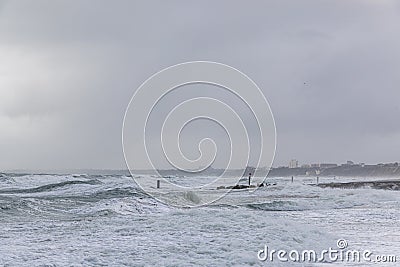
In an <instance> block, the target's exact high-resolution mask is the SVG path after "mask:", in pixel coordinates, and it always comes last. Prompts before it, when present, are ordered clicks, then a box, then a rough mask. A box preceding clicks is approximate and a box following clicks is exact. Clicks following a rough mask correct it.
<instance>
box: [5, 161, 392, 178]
mask: <svg viewBox="0 0 400 267" xmlns="http://www.w3.org/2000/svg"><path fill="white" fill-rule="evenodd" d="M254 171H255V168H254V167H247V168H246V170H245V171H243V170H238V169H236V170H235V169H234V170H226V175H230V176H238V175H245V176H246V175H248V173H249V172H251V173H254ZM259 171H261V173H266V172H267V169H266V168H260V169H259ZM158 172H159V173H160V174H161V175H162V176H196V175H199V174H201V175H204V176H219V175H221V174H222V173H223V172H224V169H214V168H212V167H209V168H207V169H206V170H204V171H203V172H201V173H190V172H185V171H179V170H172V169H171V170H168V169H167V170H158ZM1 173H2V172H1V171H0V174H1ZM4 173H19V174H31V173H35V174H76V175H79V174H92V175H96V174H104V175H127V176H129V175H130V173H129V171H128V170H97V169H70V170H67V169H66V170H23V169H21V170H6V171H4ZM135 173H136V174H138V175H147V174H153V173H154V171H150V170H136V171H135ZM290 176H311V177H314V176H338V177H340V176H344V177H349V176H352V177H400V164H399V163H397V162H396V163H384V164H383V163H381V164H375V165H366V164H342V165H336V164H318V165H317V166H316V164H315V165H313V166H304V165H303V166H301V167H275V168H271V169H270V170H269V173H268V177H290Z"/></svg>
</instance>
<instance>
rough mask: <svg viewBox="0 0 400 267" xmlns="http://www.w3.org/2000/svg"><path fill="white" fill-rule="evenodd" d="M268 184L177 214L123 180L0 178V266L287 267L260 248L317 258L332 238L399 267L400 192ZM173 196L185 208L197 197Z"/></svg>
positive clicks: (283, 181) (306, 181) (308, 181)
mask: <svg viewBox="0 0 400 267" xmlns="http://www.w3.org/2000/svg"><path fill="white" fill-rule="evenodd" d="M171 179H185V178H173V177H172V178H171ZM186 179H202V178H200V177H197V178H186ZM357 179H362V178H353V179H351V180H357ZM332 180H334V178H320V182H329V181H332ZM338 181H340V179H338V178H337V179H335V182H338ZM268 182H270V183H276V185H272V186H269V187H264V188H260V189H259V190H257V191H256V192H253V193H250V192H248V191H246V190H239V191H233V192H231V193H229V194H228V195H227V196H226V197H224V198H222V199H221V200H220V201H219V202H217V203H213V204H210V205H208V206H205V207H200V208H192V209H185V208H176V207H171V206H168V205H165V204H162V203H159V202H158V201H156V200H154V199H153V198H151V197H149V196H148V195H147V194H146V193H144V192H143V191H142V190H141V189H140V188H139V187H138V186H137V185H136V184H135V182H134V181H133V179H132V178H130V177H126V176H120V175H103V176H101V175H43V174H42V175H40V174H25V175H21V174H0V265H2V266H3V265H4V266H271V265H277V266H292V265H294V264H295V263H293V262H290V261H289V262H281V261H279V260H277V259H274V260H273V261H272V262H271V261H269V260H267V261H264V262H263V261H260V260H259V259H258V258H257V253H258V251H259V250H261V249H264V248H265V245H267V246H268V248H269V249H275V250H279V249H283V250H287V251H290V250H298V251H302V250H306V249H307V250H315V251H317V252H319V251H322V250H324V249H328V248H329V247H332V248H337V246H336V241H337V240H338V239H345V240H346V241H347V243H348V249H359V250H365V249H368V250H371V251H372V252H373V255H397V261H398V262H400V205H399V204H400V191H391V190H376V189H371V188H367V187H366V188H361V189H333V188H319V187H316V186H315V185H313V184H315V181H314V179H313V178H296V179H295V181H294V182H293V183H292V182H291V181H290V179H287V178H274V179H268ZM189 184H190V183H189ZM203 193H204V192H203ZM172 197H176V199H177V201H180V202H183V203H184V202H185V201H187V202H191V201H196V199H197V198H199V197H201V194H198V193H197V192H195V191H193V192H188V194H182V195H176V196H173V195H172ZM398 262H397V263H380V264H379V266H397V265H396V264H398ZM373 264H374V263H372V262H370V263H368V262H364V261H361V262H360V263H352V262H326V263H321V262H319V263H309V262H300V263H297V264H295V266H343V265H347V266H353V265H356V266H365V265H371V266H372V265H373Z"/></svg>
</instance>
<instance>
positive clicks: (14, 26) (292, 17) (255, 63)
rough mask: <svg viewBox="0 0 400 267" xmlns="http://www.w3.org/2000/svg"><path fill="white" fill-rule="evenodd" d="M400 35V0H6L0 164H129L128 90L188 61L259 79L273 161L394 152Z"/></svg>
mask: <svg viewBox="0 0 400 267" xmlns="http://www.w3.org/2000/svg"><path fill="white" fill-rule="evenodd" d="M399 47H400V2H399V1H372V0H371V1H368V0H362V1H320V0H315V1H282V0H279V1H278V0H277V1H251V2H249V1H141V2H139V1H40V0H39V1H0V170H1V169H63V168H99V169H107V168H113V169H115V168H118V169H120V168H124V167H125V163H124V159H123V154H122V147H121V126H122V121H123V115H124V112H125V109H126V107H127V104H128V102H129V100H130V98H131V96H132V95H133V93H134V91H135V90H136V88H138V86H140V84H141V83H142V82H144V81H145V80H146V79H147V78H148V77H149V76H150V75H152V74H154V73H155V72H157V71H159V70H161V69H162V68H165V67H168V66H170V65H174V64H177V63H181V62H185V61H193V60H210V61H216V62H221V63H225V64H228V65H231V66H233V67H235V68H237V69H239V70H241V71H243V72H244V73H246V74H247V75H249V76H250V77H251V78H252V79H253V80H254V81H255V82H256V83H257V84H258V86H259V87H260V88H261V89H262V91H263V92H264V94H265V96H266V97H267V99H268V101H269V103H270V105H271V108H272V111H273V113H274V116H275V121H276V126H277V133H278V135H277V138H278V144H277V152H276V159H275V163H274V165H275V166H276V165H283V164H284V165H286V164H287V162H288V161H289V160H290V159H291V158H296V159H298V160H299V161H300V162H301V163H306V162H343V161H345V160H354V161H357V162H366V163H379V162H394V161H400V156H399V153H398V152H399V151H400V124H399V123H398V121H399V118H400V116H399V115H400V101H399V99H400V89H399V88H400V87H399V85H400V51H399ZM188 96H189V94H188ZM205 128H206V127H205ZM196 132H198V130H196ZM205 132H207V129H205ZM155 136H157V134H155ZM189 139H190V138H189ZM196 147H197V144H196ZM217 167H218V166H217Z"/></svg>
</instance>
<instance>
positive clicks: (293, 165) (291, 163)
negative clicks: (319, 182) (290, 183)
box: [289, 159, 299, 169]
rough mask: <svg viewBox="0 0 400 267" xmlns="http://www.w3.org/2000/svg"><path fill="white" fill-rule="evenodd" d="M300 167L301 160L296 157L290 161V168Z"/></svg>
mask: <svg viewBox="0 0 400 267" xmlns="http://www.w3.org/2000/svg"><path fill="white" fill-rule="evenodd" d="M298 167H299V162H298V161H297V160H295V159H292V160H291V161H289V168H290V169H294V168H298Z"/></svg>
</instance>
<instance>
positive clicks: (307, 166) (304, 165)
mask: <svg viewBox="0 0 400 267" xmlns="http://www.w3.org/2000/svg"><path fill="white" fill-rule="evenodd" d="M301 167H302V168H310V167H311V166H310V164H303V165H301Z"/></svg>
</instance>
